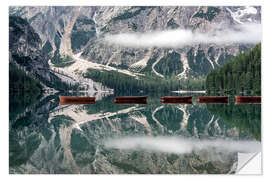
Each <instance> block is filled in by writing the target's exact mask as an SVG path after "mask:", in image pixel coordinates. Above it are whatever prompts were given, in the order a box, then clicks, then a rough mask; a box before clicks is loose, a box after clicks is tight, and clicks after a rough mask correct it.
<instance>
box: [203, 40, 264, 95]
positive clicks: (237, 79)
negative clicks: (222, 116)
mask: <svg viewBox="0 0 270 180" xmlns="http://www.w3.org/2000/svg"><path fill="white" fill-rule="evenodd" d="M206 90H207V93H208V94H244V95H260V94H261V44H258V45H256V46H255V47H254V48H253V49H251V50H250V51H249V52H247V53H242V54H240V55H239V56H237V57H235V58H233V59H232V60H230V61H228V62H227V63H225V64H224V65H223V66H222V67H221V68H219V69H215V70H212V71H211V72H210V73H209V74H208V75H207V78H206Z"/></svg>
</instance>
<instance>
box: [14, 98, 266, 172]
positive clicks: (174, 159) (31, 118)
mask: <svg viewBox="0 0 270 180" xmlns="http://www.w3.org/2000/svg"><path fill="white" fill-rule="evenodd" d="M113 97H114V96H106V97H103V98H102V99H98V100H97V101H96V103H95V104H90V105H62V106H59V105H58V103H59V102H58V101H59V100H58V98H57V96H48V97H46V98H43V99H41V100H40V101H38V102H36V101H35V102H34V104H32V105H29V106H28V107H27V108H25V112H21V111H16V108H21V107H19V106H20V105H19V104H14V103H10V105H11V106H12V107H10V114H11V113H13V114H12V116H10V131H9V136H10V138H9V159H10V173H57V174H63V173H87V174H90V173H91V174H93V173H102V174H104V173H105V174H108V173H116V174H119V173H146V174H149V173H158V174H160V173H162V174H164V173H165V174H168V173H174V174H190V173H196V174H197V173H217V174H224V173H234V172H236V171H237V154H238V153H239V152H240V153H256V152H259V151H260V148H261V145H260V137H261V136H260V134H261V113H260V112H261V110H260V108H261V106H260V104H256V105H255V104H248V105H234V104H233V103H231V104H207V105H206V104H197V103H196V102H195V101H194V102H193V105H191V104H161V103H160V99H159V97H161V95H159V96H149V97H148V103H147V104H131V105H118V104H114V103H113ZM11 101H12V99H11ZM16 113H17V114H16ZM125 143H127V144H125ZM120 145H121V146H120ZM119 146H120V147H119ZM247 147H252V148H251V149H250V148H247ZM180 152H181V153H180Z"/></svg>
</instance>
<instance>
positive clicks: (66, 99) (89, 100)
mask: <svg viewBox="0 0 270 180" xmlns="http://www.w3.org/2000/svg"><path fill="white" fill-rule="evenodd" d="M59 99H60V102H59V104H60V105H63V104H95V99H96V98H95V97H80V96H59Z"/></svg>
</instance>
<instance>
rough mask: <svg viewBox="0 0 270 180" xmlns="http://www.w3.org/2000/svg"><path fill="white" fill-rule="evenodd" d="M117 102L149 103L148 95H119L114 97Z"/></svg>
mask: <svg viewBox="0 0 270 180" xmlns="http://www.w3.org/2000/svg"><path fill="white" fill-rule="evenodd" d="M114 103H115V104H147V96H119V97H115V98H114Z"/></svg>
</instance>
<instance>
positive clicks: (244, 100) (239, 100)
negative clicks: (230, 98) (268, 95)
mask: <svg viewBox="0 0 270 180" xmlns="http://www.w3.org/2000/svg"><path fill="white" fill-rule="evenodd" d="M235 104H261V96H235Z"/></svg>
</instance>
